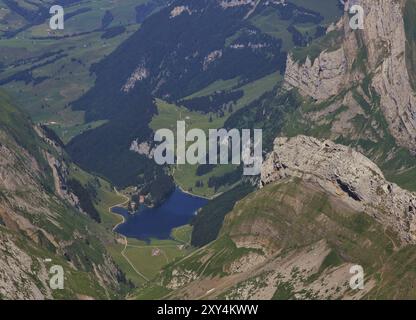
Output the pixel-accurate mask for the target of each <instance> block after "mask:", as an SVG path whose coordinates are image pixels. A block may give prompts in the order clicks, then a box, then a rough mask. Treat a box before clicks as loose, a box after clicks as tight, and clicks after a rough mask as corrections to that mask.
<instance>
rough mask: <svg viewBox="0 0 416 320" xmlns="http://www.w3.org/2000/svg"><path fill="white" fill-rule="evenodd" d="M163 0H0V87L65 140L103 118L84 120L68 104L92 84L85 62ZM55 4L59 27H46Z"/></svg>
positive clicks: (108, 50) (114, 44)
mask: <svg viewBox="0 0 416 320" xmlns="http://www.w3.org/2000/svg"><path fill="white" fill-rule="evenodd" d="M165 2H166V1H165V0H138V1H137V0H126V1H117V2H114V1H111V0H101V1H78V0H76V1H72V0H69V1H43V0H42V1H39V0H37V1H26V0H7V1H0V7H1V10H0V48H1V49H0V51H1V55H0V85H1V86H2V87H4V89H5V90H7V91H8V92H9V93H10V94H11V95H12V97H13V100H14V101H16V103H18V104H19V105H20V106H21V107H22V108H23V110H24V111H25V112H26V113H28V114H29V115H30V116H31V117H32V119H33V121H34V122H36V123H38V122H41V123H43V124H47V125H48V126H50V127H51V128H52V129H53V130H55V131H56V132H57V133H58V134H59V136H60V137H61V139H62V140H63V141H64V142H65V143H67V142H68V141H69V140H71V139H72V137H74V136H75V135H77V134H79V133H81V132H83V131H85V130H88V129H90V128H95V127H97V126H99V125H101V124H103V123H104V122H105V121H96V122H92V123H86V122H85V119H84V114H83V112H74V111H72V110H70V108H69V107H68V106H69V104H70V103H71V102H72V101H74V100H76V99H78V98H79V97H81V96H82V95H83V94H84V93H85V92H86V91H87V90H88V89H89V88H91V87H92V86H93V85H94V80H95V78H94V75H93V74H92V73H90V72H89V69H90V67H91V65H92V64H94V63H96V62H98V61H100V60H101V59H102V58H103V57H105V56H107V55H108V54H109V53H111V52H112V51H113V50H114V49H115V48H117V46H118V45H119V44H120V43H122V42H123V41H124V40H125V39H127V38H128V37H129V36H130V35H131V34H132V33H133V32H135V31H136V30H137V29H138V28H139V27H140V25H139V23H138V22H137V21H136V15H140V16H141V18H143V17H147V16H148V15H149V14H151V13H152V12H153V11H155V10H158V8H160V7H163V6H164V3H165ZM56 4H60V5H62V6H63V8H64V13H65V14H64V19H65V23H64V29H63V30H51V29H50V26H49V21H50V17H51V16H52V15H51V14H49V9H50V7H51V6H52V5H56ZM144 5H145V6H147V7H148V9H147V10H145V11H144V12H143V8H142V6H144ZM136 8H137V13H136V10H135V9H136ZM30 17H33V18H36V19H35V20H36V21H32V20H30ZM35 22H36V23H35Z"/></svg>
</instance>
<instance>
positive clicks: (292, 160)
mask: <svg viewBox="0 0 416 320" xmlns="http://www.w3.org/2000/svg"><path fill="white" fill-rule="evenodd" d="M286 178H301V179H303V180H304V181H306V182H308V183H312V184H313V185H316V186H317V187H319V188H321V189H323V190H324V191H325V192H328V193H329V194H331V195H333V196H335V197H337V198H339V199H340V201H342V202H344V203H346V204H348V205H349V206H350V207H351V208H353V209H354V210H357V211H362V212H365V213H367V214H369V215H370V216H372V217H374V218H376V219H377V220H378V221H379V222H380V223H382V224H383V225H384V226H386V227H390V228H391V229H392V230H394V231H395V232H397V233H398V235H399V236H400V238H401V239H402V241H403V243H416V194H414V193H412V192H409V191H407V190H404V189H402V188H400V187H399V186H397V185H396V184H394V183H390V182H388V181H387V180H386V179H385V177H384V175H383V173H382V172H381V170H380V169H379V168H378V167H377V165H375V164H374V163H373V162H372V161H371V160H369V159H368V158H367V157H365V156H364V155H362V154H361V153H359V152H357V151H355V150H353V149H352V148H350V147H346V146H343V145H339V144H335V143H333V142H331V141H329V140H327V141H320V140H318V139H315V138H313V137H307V136H297V137H294V138H290V139H289V138H283V137H281V138H277V139H276V140H275V142H274V150H273V151H272V152H271V153H270V154H269V156H268V158H267V160H266V161H265V162H264V163H263V166H262V170H261V183H262V185H266V184H269V183H272V182H275V181H279V180H282V179H286Z"/></svg>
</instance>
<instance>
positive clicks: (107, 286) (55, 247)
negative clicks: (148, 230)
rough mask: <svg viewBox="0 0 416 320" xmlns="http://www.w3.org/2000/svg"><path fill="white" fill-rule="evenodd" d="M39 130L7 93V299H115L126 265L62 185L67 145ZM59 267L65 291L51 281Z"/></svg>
mask: <svg viewBox="0 0 416 320" xmlns="http://www.w3.org/2000/svg"><path fill="white" fill-rule="evenodd" d="M37 132H38V133H40V132H41V131H40V129H39V128H37V129H36V130H34V128H33V127H32V124H31V123H30V122H29V121H27V118H26V117H25V116H23V115H22V114H20V112H19V111H18V110H16V109H15V108H14V107H13V106H12V105H11V104H9V102H8V101H7V99H4V96H3V95H1V93H0V257H1V258H0V299H51V298H77V297H79V296H84V297H85V296H89V297H97V298H98V297H100V298H109V297H110V296H111V295H114V294H115V292H116V290H118V289H119V284H118V280H117V279H118V277H119V271H118V269H117V268H116V266H115V265H114V263H113V262H112V261H111V259H109V257H108V255H107V254H106V251H105V249H104V247H103V246H102V245H100V244H99V241H97V240H98V238H99V237H101V236H103V234H104V233H103V231H100V229H99V226H96V225H94V223H93V222H92V221H90V220H89V219H88V218H87V216H86V215H84V214H83V213H81V212H79V211H77V210H76V208H75V207H76V199H74V198H71V195H70V193H69V192H67V191H65V190H63V189H62V187H63V185H62V182H63V181H64V178H63V176H62V175H63V172H62V168H64V167H65V163H64V160H63V159H62V158H61V156H60V152H62V150H57V149H56V148H55V146H53V144H50V141H49V140H48V139H47V138H46V137H45V136H44V135H41V136H40V137H39V136H38V135H37ZM100 232H102V234H101V233H100ZM53 265H60V266H62V268H63V269H64V272H65V284H64V290H52V289H51V288H50V286H49V279H50V277H51V274H50V273H49V268H50V267H51V266H53ZM81 278H82V286H85V287H83V288H81V287H79V284H77V281H76V279H81ZM85 288H88V289H85Z"/></svg>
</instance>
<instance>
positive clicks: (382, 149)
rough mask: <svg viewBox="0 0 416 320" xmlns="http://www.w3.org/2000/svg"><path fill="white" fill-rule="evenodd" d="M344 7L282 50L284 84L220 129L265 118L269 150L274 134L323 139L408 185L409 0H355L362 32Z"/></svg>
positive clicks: (411, 163)
mask: <svg viewBox="0 0 416 320" xmlns="http://www.w3.org/2000/svg"><path fill="white" fill-rule="evenodd" d="M351 4H352V2H348V1H347V2H346V4H345V13H344V16H343V17H342V18H341V19H340V20H339V21H338V22H337V23H336V24H334V25H333V26H332V27H330V28H329V29H328V30H327V33H326V35H325V36H324V37H322V38H320V39H318V40H317V41H314V42H312V43H311V45H309V46H308V47H305V48H295V49H294V50H292V52H291V53H290V54H289V55H288V60H287V67H286V72H285V76H284V85H283V87H284V89H282V90H280V89H279V90H275V91H274V93H273V94H272V93H271V94H268V95H266V96H263V97H261V98H260V99H258V100H257V101H256V102H255V103H253V104H251V105H250V106H248V107H246V108H243V109H241V110H240V111H239V112H238V113H236V114H235V115H233V116H232V117H231V118H230V119H229V120H228V121H227V122H226V126H227V127H236V126H237V127H257V126H258V125H261V124H262V123H266V128H267V130H266V131H265V132H264V133H265V136H266V137H265V139H266V141H267V142H266V148H267V149H268V150H270V147H271V145H272V141H273V139H274V138H275V137H276V136H277V135H279V134H280V135H281V134H283V135H286V136H296V135H298V134H304V135H310V136H315V137H319V138H329V139H331V140H333V141H336V142H338V143H341V144H344V145H348V146H352V147H354V148H356V149H357V150H359V151H361V152H362V153H364V154H365V155H366V156H368V157H369V158H370V159H371V160H373V161H374V162H375V163H376V164H377V165H378V166H379V167H380V168H381V169H382V171H383V173H384V174H385V175H386V177H388V179H389V180H391V181H394V182H396V183H398V184H400V185H401V186H403V187H406V188H410V189H412V190H415V189H416V185H415V183H414V181H415V179H414V178H415V176H416V170H415V169H416V162H415V157H414V156H413V154H414V142H415V141H416V140H415V136H414V134H415V131H414V113H415V110H416V108H415V106H414V91H413V86H414V85H413V80H412V79H413V78H414V74H415V72H414V69H413V67H412V65H413V60H414V59H413V58H412V57H413V53H414V50H413V49H414V36H413V33H412V32H413V31H412V30H414V28H412V26H413V19H412V18H410V16H409V14H408V12H411V10H412V8H414V7H415V2H414V1H412V0H408V1H377V2H376V3H374V1H362V2H361V4H362V6H363V7H364V10H365V16H364V23H365V25H364V29H363V30H353V29H351V28H350V26H349V21H350V18H351V16H350V15H349V14H348V9H349V7H350V5H351ZM270 109H272V110H278V111H279V112H278V114H274V113H273V112H271V111H270ZM261 114H263V115H265V117H266V118H267V120H264V117H263V118H261V117H260V115H261ZM276 124H278V125H276Z"/></svg>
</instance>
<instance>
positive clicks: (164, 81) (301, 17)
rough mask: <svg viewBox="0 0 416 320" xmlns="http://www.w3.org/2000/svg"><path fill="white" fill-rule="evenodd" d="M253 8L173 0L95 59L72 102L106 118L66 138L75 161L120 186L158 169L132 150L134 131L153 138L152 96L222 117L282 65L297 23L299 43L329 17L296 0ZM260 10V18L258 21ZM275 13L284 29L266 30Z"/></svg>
mask: <svg viewBox="0 0 416 320" xmlns="http://www.w3.org/2000/svg"><path fill="white" fill-rule="evenodd" d="M253 8H254V2H252V1H246V2H241V3H238V4H237V5H229V4H227V1H218V0H206V1H191V2H189V1H175V2H173V3H171V4H170V5H169V6H168V7H166V8H164V9H162V10H160V11H159V12H157V13H155V14H153V15H152V16H150V17H149V18H147V19H146V20H145V21H144V22H143V23H142V26H141V28H140V30H138V31H137V32H136V33H135V34H134V35H132V36H131V37H130V38H129V39H128V40H126V41H125V42H124V43H123V44H122V45H121V46H120V47H119V48H118V49H117V50H115V51H114V52H113V53H112V54H110V55H109V56H108V57H107V58H106V59H104V60H102V61H101V62H100V63H98V64H96V65H94V67H93V68H92V71H93V72H94V73H95V75H96V76H97V80H96V84H95V86H94V87H93V88H92V89H91V90H89V91H88V92H87V93H86V94H85V95H84V96H83V97H82V98H81V99H79V100H78V101H76V102H75V103H74V104H73V108H74V109H75V110H85V112H86V117H87V120H88V121H96V120H103V119H105V120H108V121H109V123H107V124H105V125H103V126H101V127H100V128H97V129H93V130H90V131H89V132H85V133H84V134H81V135H80V136H78V137H76V138H75V139H73V140H72V141H71V142H70V143H69V145H68V151H69V153H70V154H71V155H72V156H73V158H74V159H75V161H76V162H77V163H79V164H80V165H81V166H82V167H84V168H86V169H88V170H91V171H94V172H97V173H100V174H102V175H104V176H106V177H109V178H110V179H111V180H112V181H113V182H115V183H117V184H118V185H121V186H125V185H128V184H131V183H140V182H142V181H143V180H141V179H136V177H140V176H143V175H149V174H148V173H147V172H148V171H150V172H151V174H150V176H153V175H154V173H153V172H154V171H155V170H156V169H154V168H153V167H154V166H153V164H152V163H151V162H152V160H148V161H146V159H145V157H144V156H141V158H140V159H138V160H132V157H138V156H137V155H131V154H130V153H129V151H128V150H127V149H128V148H129V146H130V144H131V143H132V141H133V139H134V140H135V141H136V140H137V142H138V143H139V144H140V143H142V142H148V141H151V140H152V131H151V130H150V129H149V127H148V124H149V122H150V119H151V118H152V117H154V116H155V113H156V108H155V105H154V103H153V102H152V101H151V99H152V98H153V97H158V98H162V99H164V100H166V101H169V102H176V103H177V104H178V105H180V104H184V105H185V106H187V107H188V108H190V109H193V110H198V111H200V112H205V113H208V112H212V113H213V114H215V116H218V117H221V116H223V115H224V112H225V111H226V110H228V111H229V110H232V106H230V105H232V104H235V103H236V101H237V100H239V99H243V98H244V97H242V96H241V94H242V93H241V92H240V91H239V88H241V87H242V86H243V85H245V84H248V83H253V81H255V80H257V79H259V78H262V77H264V76H267V75H269V74H271V73H274V72H283V70H284V68H285V61H286V48H288V47H291V46H293V45H294V42H296V41H292V35H294V34H296V35H298V33H296V32H295V31H293V28H295V26H302V25H304V24H308V26H309V29H308V30H307V31H305V34H304V35H302V34H300V35H298V36H299V37H300V38H302V39H304V41H300V43H299V45H306V44H307V43H308V42H309V41H310V40H311V39H313V38H316V37H318V36H319V35H320V33H319V32H318V31H319V30H318V29H322V26H321V24H323V22H324V20H325V18H324V17H323V16H322V15H321V14H320V13H319V12H315V11H312V10H310V9H305V8H302V7H300V6H296V5H294V4H293V3H291V2H288V3H287V4H281V3H278V2H266V1H260V2H259V4H258V5H257V7H256V9H255V10H254V11H253V10H252V9H253ZM270 10H274V12H275V15H269V14H268V12H269V11H270ZM256 17H257V18H259V19H260V20H259V21H257V20H256V21H254V20H253V19H255V18H256ZM273 21H280V22H281V25H282V27H283V29H282V32H281V33H280V34H273V33H270V30H267V25H265V24H264V22H269V23H273ZM290 27H292V28H290ZM305 39H306V40H305ZM296 43H297V42H296ZM234 80H235V85H233V86H231V88H228V90H223V92H213V93H211V94H208V95H205V97H204V96H203V97H201V96H199V97H190V98H188V96H190V95H192V94H193V93H195V92H200V91H201V90H203V89H205V88H207V86H209V85H212V84H214V83H215V82H217V81H234ZM103 137H105V139H103ZM91 151H93V152H91ZM115 154H120V155H121V156H120V157H114V155H115ZM139 162H140V163H141V164H139ZM131 163H134V166H133V165H130V164H131ZM133 167H135V168H137V169H135V168H133ZM156 176H159V174H156ZM127 177H129V178H127ZM133 178H134V179H136V181H133Z"/></svg>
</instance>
